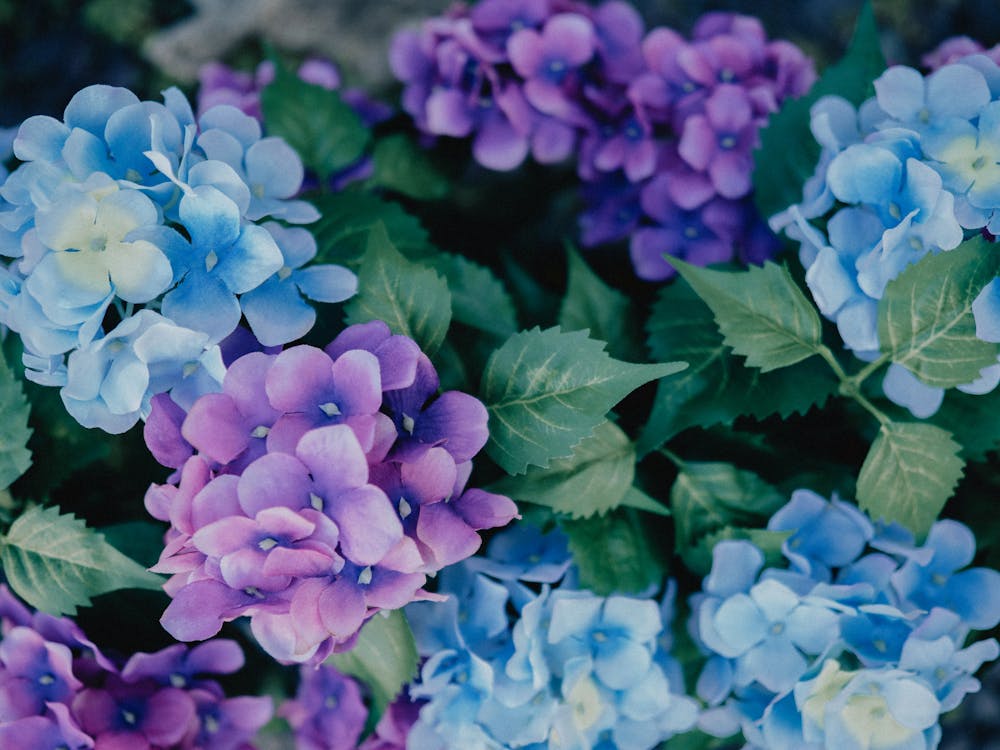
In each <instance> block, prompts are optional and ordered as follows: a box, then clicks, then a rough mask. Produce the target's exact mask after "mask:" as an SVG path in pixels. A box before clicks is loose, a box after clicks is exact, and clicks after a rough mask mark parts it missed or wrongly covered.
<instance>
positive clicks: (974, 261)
mask: <svg viewBox="0 0 1000 750" xmlns="http://www.w3.org/2000/svg"><path fill="white" fill-rule="evenodd" d="M998 270H1000V252H997V251H996V250H995V249H994V248H993V245H992V243H990V242H987V241H986V240H985V239H983V238H982V237H978V236H977V237H975V238H973V239H970V240H967V241H965V242H963V243H962V244H961V245H959V246H958V247H957V248H955V249H954V250H951V251H949V252H947V253H939V254H937V255H929V256H927V257H925V258H923V259H922V260H921V261H920V262H919V263H915V264H913V265H911V266H909V267H908V268H906V269H904V270H903V272H902V273H901V274H900V275H899V276H897V277H896V278H895V279H893V280H892V281H890V282H889V283H888V285H887V286H886V288H885V293H884V294H883V296H882V299H881V300H880V301H879V305H878V336H879V341H880V343H881V346H882V351H883V352H884V353H886V354H888V355H890V356H891V357H892V361H893V362H895V363H897V364H900V365H902V366H903V367H905V368H906V369H908V370H909V371H910V372H912V373H913V374H914V375H916V376H917V377H918V378H920V379H921V380H922V381H924V382H925V383H927V384H928V385H933V386H938V387H940V388H951V387H953V386H956V385H961V384H963V383H971V382H972V381H974V380H976V379H977V378H978V377H979V372H980V370H982V369H983V368H985V367H989V366H990V365H995V364H996V362H997V355H998V354H1000V345H998V344H992V343H989V342H986V341H982V340H981V339H979V338H977V337H976V321H975V317H974V316H973V314H972V303H973V302H974V301H975V299H976V297H978V296H979V293H980V292H981V291H982V290H983V287H985V286H986V285H987V284H988V283H989V282H990V281H992V280H993V279H994V278H996V275H997V271H998Z"/></svg>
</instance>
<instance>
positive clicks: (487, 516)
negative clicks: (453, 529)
mask: <svg viewBox="0 0 1000 750" xmlns="http://www.w3.org/2000/svg"><path fill="white" fill-rule="evenodd" d="M451 506H452V508H453V509H454V511H455V512H456V513H458V515H459V516H461V517H462V519H463V520H464V521H465V522H466V523H467V524H469V526H471V527H472V528H473V529H476V530H480V529H495V528H498V527H500V526H506V525H507V524H508V523H510V522H511V521H512V520H514V519H515V518H520V515H519V514H518V512H517V505H515V504H514V501H513V500H511V499H510V498H509V497H505V496H504V495H497V494H494V493H492V492H486V491H485V490H479V489H471V490H467V491H466V492H464V493H463V494H462V496H461V497H460V498H458V499H457V500H455V501H453V502H452V503H451Z"/></svg>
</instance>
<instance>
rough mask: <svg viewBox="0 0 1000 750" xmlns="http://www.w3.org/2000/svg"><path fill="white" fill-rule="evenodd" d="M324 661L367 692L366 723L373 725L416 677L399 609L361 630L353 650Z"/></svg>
mask: <svg viewBox="0 0 1000 750" xmlns="http://www.w3.org/2000/svg"><path fill="white" fill-rule="evenodd" d="M326 662H327V664H332V665H333V666H335V667H336V668H337V669H339V670H340V671H341V672H343V673H344V674H348V675H351V676H353V677H357V678H358V679H359V680H361V681H362V682H364V683H365V684H366V685H367V686H368V687H369V688H370V689H371V694H372V701H373V706H372V714H373V716H371V717H369V720H370V721H372V722H375V721H378V718H379V717H380V716H381V715H382V713H383V712H384V711H385V707H386V706H388V705H389V703H390V702H392V699H393V698H395V697H396V695H397V694H398V693H399V691H400V689H401V688H402V687H403V685H405V684H406V683H408V682H410V681H411V680H412V679H413V678H414V677H416V675H417V644H416V642H415V641H414V640H413V632H412V631H411V630H410V624H409V623H408V622H407V621H406V617H405V615H403V612H402V610H398V609H397V610H393V611H391V612H386V611H383V612H379V613H378V614H377V615H375V616H374V617H372V618H371V619H369V620H368V622H366V623H365V625H364V627H363V628H361V633H360V635H359V636H358V642H357V643H356V644H355V646H354V648H352V649H351V650H350V651H344V652H343V653H339V654H333V655H332V656H331V657H330V658H329V659H327V660H326Z"/></svg>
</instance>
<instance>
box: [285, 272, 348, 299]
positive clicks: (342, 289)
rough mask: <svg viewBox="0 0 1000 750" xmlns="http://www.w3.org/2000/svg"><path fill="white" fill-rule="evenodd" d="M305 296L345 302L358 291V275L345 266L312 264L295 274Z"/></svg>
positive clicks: (295, 278)
mask: <svg viewBox="0 0 1000 750" xmlns="http://www.w3.org/2000/svg"><path fill="white" fill-rule="evenodd" d="M293 278H294V280H295V284H296V285H297V286H298V287H299V291H301V292H302V293H303V294H304V295H305V296H307V297H308V298H309V299H312V300H316V301H317V302H343V301H344V300H345V299H350V298H351V297H353V296H354V295H355V294H356V293H357V291H358V277H357V276H355V275H354V272H353V271H350V270H348V269H346V268H344V267H343V266H334V265H319V266H310V267H309V268H303V269H302V270H299V271H296V272H295V273H294V274H293Z"/></svg>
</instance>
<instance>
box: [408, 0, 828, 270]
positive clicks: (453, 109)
mask: <svg viewBox="0 0 1000 750" xmlns="http://www.w3.org/2000/svg"><path fill="white" fill-rule="evenodd" d="M390 60H391V63H392V68H393V71H394V72H395V74H396V76H397V77H398V78H399V79H400V80H401V81H402V82H403V83H404V85H405V89H404V92H403V108H404V109H405V110H406V111H407V112H408V113H409V114H410V115H411V116H412V117H413V118H414V121H415V122H416V125H417V127H418V128H419V129H420V130H421V131H423V132H425V133H427V134H429V135H433V136H449V137H459V138H465V137H471V138H472V139H473V145H472V153H473V157H474V158H475V159H476V161H477V162H479V163H480V164H482V165H483V166H485V167H488V168H490V169H499V170H507V169H513V168H516V167H517V166H519V165H520V164H521V163H522V162H523V161H524V159H525V158H527V156H528V155H529V153H530V154H531V155H532V156H533V157H534V158H535V159H536V160H537V161H539V162H541V163H550V162H556V161H561V160H563V159H565V158H567V157H568V156H570V155H571V154H572V153H573V152H574V150H577V151H578V154H579V156H578V159H577V171H578V174H579V176H580V179H581V180H582V182H583V183H584V191H583V192H584V196H585V201H586V203H587V207H586V209H585V210H584V212H583V213H582V215H581V217H580V230H581V238H582V241H583V244H584V245H585V246H588V247H589V246H593V245H598V244H603V243H606V242H613V241H617V240H620V239H623V238H625V237H628V236H629V235H631V236H632V241H631V251H632V260H633V265H634V267H635V269H636V273H637V274H638V275H639V276H640V277H641V278H643V279H647V280H662V279H666V278H668V277H670V276H672V275H673V273H674V271H673V269H672V267H671V266H670V265H669V264H668V263H667V262H666V261H664V260H663V257H662V256H663V254H664V253H669V254H672V255H678V256H680V257H686V258H688V259H689V260H691V261H692V262H694V263H710V262H714V261H715V260H731V259H733V258H734V257H739V258H740V259H742V260H749V261H759V260H763V259H765V258H766V257H768V256H769V255H770V254H771V253H773V252H774V251H775V249H776V247H777V243H776V242H775V241H774V238H773V237H771V238H769V240H768V241H761V239H760V238H761V236H762V235H763V236H764V237H765V238H766V237H767V233H768V230H767V228H766V226H764V225H763V223H762V222H761V220H760V219H759V217H757V216H756V213H755V210H754V209H753V206H752V204H751V203H750V202H749V201H748V200H747V198H746V196H747V194H748V193H749V192H750V171H751V168H752V160H751V158H750V153H751V150H752V148H753V146H754V145H755V143H756V139H757V131H758V129H759V128H760V127H761V126H762V125H763V123H764V122H765V121H766V119H767V117H768V116H769V115H770V114H771V113H772V112H774V111H776V110H777V109H778V107H779V105H780V103H781V102H782V101H783V100H784V99H786V98H788V97H790V96H798V95H801V94H803V93H805V92H806V91H807V90H808V88H809V86H810V85H811V83H812V81H813V80H814V78H815V73H814V71H813V68H812V65H811V64H810V63H809V61H808V59H807V58H806V57H805V56H804V55H803V54H802V53H801V51H799V50H798V49H797V48H795V47H794V46H793V45H791V44H789V43H788V42H783V41H769V40H768V39H767V37H766V35H765V34H764V31H763V28H762V27H761V25H760V23H759V22H758V21H756V20H755V19H752V18H750V17H747V16H738V15H734V14H724V13H710V14H706V15H705V16H704V17H703V19H701V20H700V21H699V23H698V24H697V26H696V28H695V30H694V33H693V38H692V39H691V40H690V41H689V40H686V39H684V38H683V37H682V36H681V35H680V34H678V33H677V32H675V31H673V30H671V29H666V28H658V29H653V30H651V31H649V32H648V33H646V31H645V28H644V26H643V23H642V19H641V18H640V17H639V16H638V14H637V13H636V12H635V10H634V9H633V8H631V7H630V6H628V5H627V4H625V3H622V2H617V1H616V0H610V1H609V2H604V3H601V4H600V5H598V6H597V7H590V6H588V5H585V4H583V3H580V2H574V1H573V0H567V1H564V2H541V1H538V2H518V3H509V2H506V0H483V2H479V3H477V4H476V5H474V6H473V7H471V8H467V7H466V6H464V5H457V6H453V7H452V8H451V9H450V10H449V11H448V12H447V13H446V14H445V15H443V16H440V17H437V18H432V19H429V20H427V21H425V22H424V23H423V25H422V26H421V27H420V28H419V29H411V30H405V31H403V32H401V33H400V34H398V35H397V36H396V38H395V40H394V42H393V46H392V50H391V53H390ZM577 144H579V147H578V149H577V148H575V147H576V146H577ZM662 177H669V178H670V179H669V180H668V182H669V183H671V184H673V185H675V186H676V189H675V191H674V193H673V194H672V195H670V202H669V204H664V203H663V202H662V201H658V202H657V205H658V207H659V208H658V209H657V210H654V211H652V212H650V211H648V210H647V209H646V206H645V205H642V206H640V205H639V204H638V200H637V199H638V196H639V194H640V192H644V191H645V188H646V187H647V186H648V185H649V184H650V182H651V181H655V180H658V179H660V178H662ZM720 201H721V202H722V203H724V204H728V205H727V206H725V208H724V209H723V211H724V212H727V213H730V214H732V215H733V216H734V217H735V221H734V222H733V226H732V229H731V231H727V232H724V233H715V232H713V233H711V240H712V248H711V249H712V252H711V253H707V252H705V246H706V244H707V243H706V241H705V238H704V235H703V234H697V235H696V236H689V235H687V234H683V233H682V234H680V235H677V234H675V233H674V232H673V231H672V230H673V228H674V227H672V226H671V225H670V224H669V223H668V224H666V225H664V224H663V219H662V218H661V215H663V214H666V215H668V216H672V215H673V214H674V213H676V212H678V211H685V212H698V211H699V210H700V209H702V208H703V207H705V206H707V205H717V204H718V202H720ZM712 211H716V209H714V208H713V209H712V210H710V211H709V212H710V213H711V212H712ZM709 223H711V221H710V222H709ZM637 226H639V227H640V228H639V230H638V231H634V230H635V229H636V228H637Z"/></svg>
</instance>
